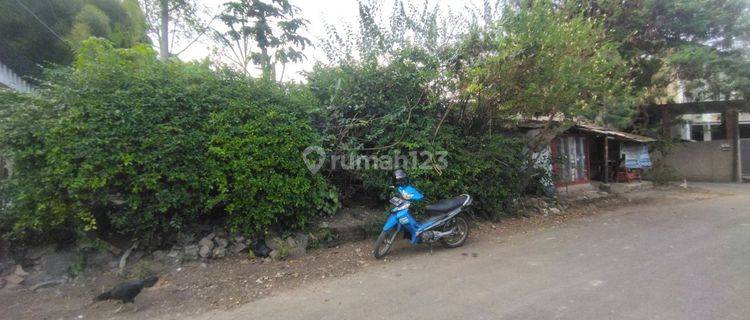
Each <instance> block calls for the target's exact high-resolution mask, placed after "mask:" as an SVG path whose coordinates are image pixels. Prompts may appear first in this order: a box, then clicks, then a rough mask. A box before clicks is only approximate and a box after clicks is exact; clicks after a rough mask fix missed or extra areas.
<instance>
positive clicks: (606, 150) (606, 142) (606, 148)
mask: <svg viewBox="0 0 750 320" xmlns="http://www.w3.org/2000/svg"><path fill="white" fill-rule="evenodd" d="M604 183H609V138H607V136H604Z"/></svg>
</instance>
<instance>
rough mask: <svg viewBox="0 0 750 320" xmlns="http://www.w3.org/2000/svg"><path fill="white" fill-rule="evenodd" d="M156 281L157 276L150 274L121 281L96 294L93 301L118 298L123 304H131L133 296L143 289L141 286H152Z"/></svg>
mask: <svg viewBox="0 0 750 320" xmlns="http://www.w3.org/2000/svg"><path fill="white" fill-rule="evenodd" d="M157 281H159V277H155V276H151V277H148V278H145V279H143V280H133V281H128V282H123V283H121V284H118V285H116V286H115V287H114V288H112V289H110V290H109V291H106V292H103V293H102V294H100V295H98V296H96V298H94V302H96V301H105V300H119V301H122V303H123V304H125V303H133V305H135V303H134V300H135V297H136V296H137V295H138V294H139V293H141V290H143V288H148V287H152V286H153V285H154V284H156V282H157ZM120 309H122V307H120ZM120 309H118V310H117V311H120ZM136 310H137V306H136Z"/></svg>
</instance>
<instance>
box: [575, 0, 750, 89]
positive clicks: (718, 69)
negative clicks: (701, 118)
mask: <svg viewBox="0 0 750 320" xmlns="http://www.w3.org/2000/svg"><path fill="white" fill-rule="evenodd" d="M562 7H563V8H564V9H565V10H567V11H568V12H570V13H571V14H572V15H578V14H585V15H586V16H589V17H593V18H596V19H599V20H601V21H603V22H604V25H605V27H606V28H607V29H608V30H611V32H609V33H608V38H609V39H610V40H611V41H613V42H616V43H619V44H620V47H619V51H620V53H621V54H622V55H623V57H625V58H626V59H627V60H628V61H629V62H630V63H631V65H633V66H634V69H633V72H632V73H631V78H632V79H633V80H634V81H633V84H634V86H636V87H640V88H644V89H647V92H649V93H650V98H652V99H653V98H657V97H663V96H665V95H666V93H665V90H666V89H667V87H668V85H669V84H671V83H673V82H675V81H677V80H682V81H685V82H686V84H687V89H688V90H689V91H692V92H693V93H695V94H696V96H694V97H693V99H697V100H700V99H718V100H724V99H731V98H732V97H735V98H736V96H735V95H736V94H737V93H739V92H743V91H747V89H746V88H747V84H748V82H750V78H748V77H747V74H748V71H749V70H750V69H749V68H750V65H749V64H748V53H747V40H748V39H749V38H748V37H750V3H748V2H747V1H745V0H720V1H715V0H648V1H646V0H639V1H628V2H627V3H624V4H623V2H622V1H614V0H597V1H575V0H574V1H564V2H563V4H562ZM691 89H692V90H691ZM744 97H746V98H747V97H748V96H747V94H745V95H744Z"/></svg>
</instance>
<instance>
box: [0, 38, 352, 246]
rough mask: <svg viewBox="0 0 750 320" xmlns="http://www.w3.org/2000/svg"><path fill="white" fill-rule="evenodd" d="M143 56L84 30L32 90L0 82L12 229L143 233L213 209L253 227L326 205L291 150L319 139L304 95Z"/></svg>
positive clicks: (323, 187) (144, 50)
mask: <svg viewBox="0 0 750 320" xmlns="http://www.w3.org/2000/svg"><path fill="white" fill-rule="evenodd" d="M155 56H156V55H155V53H154V52H153V50H152V49H150V48H148V47H145V46H136V47H134V48H132V49H113V48H112V46H111V45H110V44H109V43H108V42H106V41H104V40H98V39H91V40H87V41H86V42H84V44H83V46H82V48H81V50H80V52H79V54H78V57H77V59H76V62H75V64H74V66H73V67H72V68H64V69H59V70H55V71H52V72H49V74H48V76H47V80H48V81H47V85H46V86H45V88H43V90H41V91H40V93H39V95H38V96H19V95H16V94H11V93H3V100H2V103H0V112H2V114H0V130H1V131H2V132H3V135H2V137H0V152H1V153H3V154H7V155H9V156H10V157H11V158H12V159H14V162H15V163H16V166H15V173H14V175H13V176H12V177H11V178H10V179H8V180H7V181H6V182H3V184H2V192H3V196H4V197H8V198H9V200H10V202H11V204H12V205H10V206H9V207H5V208H3V209H2V212H0V216H1V217H2V220H3V223H4V225H5V226H6V228H8V226H12V229H13V230H12V231H13V232H12V234H13V235H14V236H17V237H23V236H29V235H33V234H46V235H50V234H55V233H66V232H69V231H71V230H74V231H77V232H78V233H79V234H80V233H85V232H93V231H98V232H99V233H100V234H99V235H100V236H101V235H102V233H105V232H108V231H112V232H115V233H120V234H122V233H126V234H133V235H136V236H138V237H141V238H146V239H149V238H153V237H154V236H155V235H157V234H159V233H162V232H164V231H167V230H174V229H178V228H180V227H182V226H184V225H186V224H187V223H189V222H192V221H195V220H196V219H199V218H202V217H206V216H207V215H208V214H209V213H214V214H217V213H218V214H223V213H225V212H226V213H228V217H229V221H230V224H231V225H232V226H234V227H236V228H237V229H239V230H242V231H245V232H260V231H262V230H264V229H265V228H267V227H268V226H269V225H270V224H272V223H279V224H282V225H283V226H297V227H299V226H302V225H304V223H305V222H306V221H307V220H308V219H309V217H310V216H312V215H314V214H317V213H318V212H320V211H324V212H331V211H332V210H334V209H335V207H336V205H337V204H336V198H337V194H336V192H335V191H334V190H333V189H331V188H330V187H328V186H327V184H326V183H325V182H324V181H323V180H322V178H321V177H320V176H315V175H311V174H309V173H307V172H306V171H305V170H304V163H303V161H302V158H301V156H300V152H301V150H302V149H304V147H305V146H306V144H307V143H312V142H314V141H317V139H319V138H318V136H317V133H316V132H315V131H313V130H312V129H311V127H310V124H309V122H308V121H307V120H306V118H305V116H304V114H303V111H304V110H305V108H304V107H302V106H300V103H302V102H304V101H306V100H308V99H307V98H305V96H304V95H305V94H304V93H303V92H301V91H300V90H297V91H293V90H290V91H288V92H286V91H285V90H283V88H279V87H278V86H277V85H275V84H267V83H261V82H255V81H252V80H250V79H247V78H245V77H241V76H238V75H235V74H233V73H231V72H215V71H212V70H211V69H209V68H208V67H207V66H206V65H202V64H191V63H180V62H169V63H162V62H160V61H158V60H157V59H156V57H155ZM298 91H299V92H298ZM269 191H270V192H269Z"/></svg>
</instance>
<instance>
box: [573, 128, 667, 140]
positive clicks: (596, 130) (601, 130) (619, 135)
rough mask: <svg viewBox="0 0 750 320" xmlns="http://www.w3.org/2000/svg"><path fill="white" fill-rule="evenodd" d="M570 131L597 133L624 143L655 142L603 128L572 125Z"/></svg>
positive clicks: (639, 136) (648, 138) (643, 137)
mask: <svg viewBox="0 0 750 320" xmlns="http://www.w3.org/2000/svg"><path fill="white" fill-rule="evenodd" d="M571 129H577V130H580V131H587V132H594V133H599V134H603V135H606V136H610V137H615V138H617V139H621V140H625V141H633V142H641V143H648V142H656V139H654V138H650V137H646V136H641V135H637V134H632V133H627V132H622V131H616V130H612V129H607V128H604V127H597V126H592V125H587V124H576V125H573V126H572V127H571Z"/></svg>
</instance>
